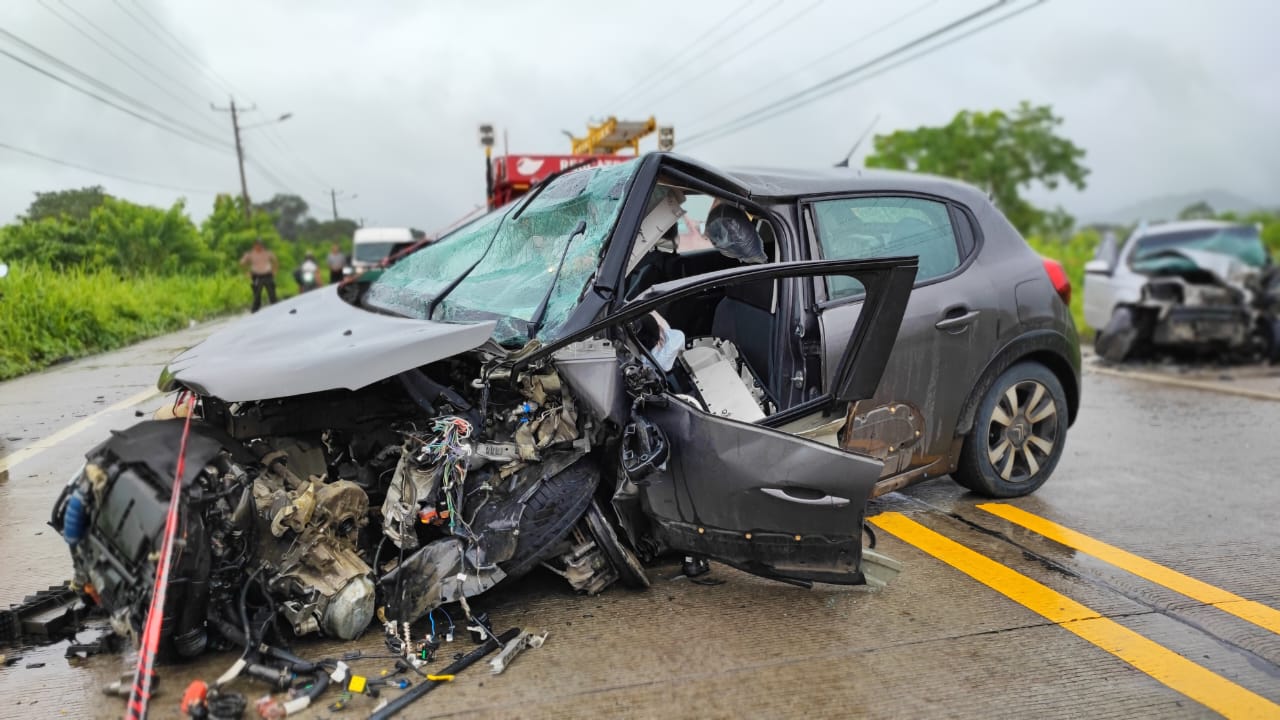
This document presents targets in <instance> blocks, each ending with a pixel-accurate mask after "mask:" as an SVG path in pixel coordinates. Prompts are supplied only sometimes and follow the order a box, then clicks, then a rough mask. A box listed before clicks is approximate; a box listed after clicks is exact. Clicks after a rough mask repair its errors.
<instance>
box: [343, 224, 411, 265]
mask: <svg viewBox="0 0 1280 720" xmlns="http://www.w3.org/2000/svg"><path fill="white" fill-rule="evenodd" d="M416 241H417V238H415V237H414V235H413V231H412V230H410V229H409V228H359V229H357V230H356V234H355V236H354V237H353V238H352V243H351V244H352V252H351V266H352V267H353V268H354V269H355V271H356V273H362V272H364V271H365V270H368V269H370V268H374V267H377V265H378V263H380V262H382V261H383V260H385V259H387V256H388V255H391V254H392V253H393V252H396V251H398V250H400V249H401V248H404V247H408V246H409V245H411V244H413V243H414V242H416Z"/></svg>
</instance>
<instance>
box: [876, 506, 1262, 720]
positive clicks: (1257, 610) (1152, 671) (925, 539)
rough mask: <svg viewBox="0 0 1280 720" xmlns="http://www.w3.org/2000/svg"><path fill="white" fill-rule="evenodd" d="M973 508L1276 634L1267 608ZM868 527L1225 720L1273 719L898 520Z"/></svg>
mask: <svg viewBox="0 0 1280 720" xmlns="http://www.w3.org/2000/svg"><path fill="white" fill-rule="evenodd" d="M978 507H979V508H980V509H982V510H985V511H987V512H989V513H991V514H993V515H996V516H998V517H1000V518H1003V519H1005V520H1007V521H1009V522H1011V523H1013V524H1015V525H1020V526H1022V527H1024V528H1026V529H1028V530H1031V531H1033V532H1035V533H1038V534H1040V535H1043V536H1044V537H1047V538H1049V539H1051V540H1054V541H1056V542H1059V543H1061V544H1063V545H1066V546H1067V547H1070V548H1073V549H1075V550H1077V551H1079V552H1082V553H1085V554H1087V555H1092V556H1093V557H1095V558H1098V559H1099V560H1102V561H1105V562H1108V563H1110V564H1112V565H1115V566H1116V567H1119V568H1121V569H1123V570H1127V571H1128V572H1131V573H1133V574H1135V575H1137V576H1139V577H1141V578H1144V579H1146V580H1149V581H1151V582H1153V583H1156V584H1157V585H1161V586H1163V587H1166V588H1168V589H1170V590H1173V591H1175V592H1178V593H1181V594H1183V595H1186V596H1187V597H1190V598H1192V599H1195V600H1198V601H1200V602H1203V603H1205V604H1208V605H1212V606H1213V607H1216V608H1218V609H1220V610H1222V611H1223V612H1227V613H1230V614H1232V615H1235V616H1236V617H1239V618H1242V619H1244V620H1248V621H1249V622H1251V623H1254V624H1255V625H1258V626H1259V627H1262V628H1265V629H1267V630H1270V631H1271V632H1274V633H1277V634H1280V611H1277V610H1275V609H1273V608H1270V607H1267V606H1266V605H1262V604H1261V603H1257V602H1254V601H1252V600H1247V599H1245V598H1242V597H1240V596H1238V595H1235V594H1232V593H1229V592H1227V591H1225V590H1222V589H1220V588H1216V587H1214V586H1212V585H1209V584H1207V583H1203V582H1201V581H1199V580H1196V579H1194V578H1191V577H1188V576H1186V575H1183V574H1182V573H1179V572H1176V571H1174V570H1170V569H1168V568H1166V567H1163V566H1161V565H1157V564H1156V563H1153V562H1151V561H1150V560H1146V559H1143V558H1140V557H1138V556H1137V555H1133V554H1132V553H1129V552H1126V551H1124V550H1121V549H1120V548H1117V547H1114V546H1112V545H1108V544H1106V543H1104V542H1100V541H1098V540H1094V539H1093V538H1090V537H1088V536H1086V535H1083V534H1081V533H1078V532H1076V531H1074V530H1071V529H1069V528H1066V527H1063V526H1061V525H1058V524H1057V523H1054V522H1051V521H1049V520H1045V519H1044V518H1041V517H1039V516H1037V515H1032V514H1031V513H1029V512H1026V511H1024V510H1020V509H1018V508H1015V507H1013V506H1011V505H1002V504H985V505H979V506H978ZM870 522H871V523H873V524H874V525H876V527H879V528H881V529H882V530H884V531H886V532H888V533H890V534H891V535H894V536H895V537H897V538H898V539H899V540H902V541H903V542H905V543H907V544H908V545H912V546H914V547H916V548H917V549H919V550H921V551H923V552H925V553H927V554H929V555H932V556H933V557H935V558H937V559H938V560H941V561H942V562H944V563H946V564H948V565H950V566H951V567H953V568H955V569H957V570H959V571H960V572H962V573H964V574H966V575H968V576H969V577H971V578H973V579H974V580H977V581H978V582H980V583H982V584H983V585H986V586H987V587H989V588H991V589H992V590H995V591H996V592H998V593H1000V594H1001V595H1004V596H1005V597H1007V598H1009V599H1010V600H1013V601H1014V602H1016V603H1018V604H1019V605H1022V606H1023V607H1026V608H1027V609H1029V610H1031V611H1032V612H1035V613H1037V614H1038V615H1040V616H1042V617H1044V618H1045V619H1047V620H1049V621H1050V622H1053V623H1055V624H1057V625H1058V626H1060V627H1062V629H1064V630H1067V631H1068V632H1071V633H1074V634H1075V635H1077V636H1079V637H1081V638H1084V639H1085V640H1087V641H1089V642H1090V643H1092V644H1094V645H1096V646H1097V647H1099V648H1102V649H1103V650H1106V651H1107V652H1109V653H1111V654H1112V655H1115V656H1116V657H1118V658H1120V659H1121V660H1123V661H1125V662H1127V663H1129V664H1130V665H1132V666H1133V667H1135V668H1137V669H1138V670H1141V671H1142V672H1144V673H1146V674H1147V675H1150V676H1151V677H1153V678H1155V679H1156V680H1158V681H1160V682H1161V683H1163V684H1165V685H1166V686H1168V687H1170V688H1172V689H1174V690H1176V691H1178V692H1180V693H1182V694H1183V695H1186V696H1187V697H1189V698H1191V699H1193V700H1195V701H1196V702H1199V703H1201V704H1202V705H1204V706H1206V707H1208V708H1210V709H1212V710H1214V711H1216V712H1218V713H1221V714H1222V715H1224V716H1226V717H1228V718H1278V717H1280V705H1277V704H1276V703H1274V702H1272V701H1270V700H1268V699H1267V698H1264V697H1262V696H1261V695H1258V694H1257V693H1254V692H1253V691H1251V690H1248V689H1246V688H1244V687H1241V686H1240V685H1237V684H1236V683H1233V682H1231V681H1230V680H1227V679H1226V678H1224V677H1222V676H1221V675H1218V674H1216V673H1214V672H1212V671H1210V670H1208V669H1206V668H1204V667H1203V666H1201V665H1198V664H1196V663H1194V662H1192V661H1190V660H1188V659H1186V658H1185V657H1183V656H1181V655H1179V654H1177V653H1176V652H1174V651H1172V650H1169V649H1168V648H1166V647H1164V646H1162V645H1159V644H1157V643H1155V642H1153V641H1151V640H1148V639H1147V638H1145V637H1143V636H1142V635H1139V634H1138V633H1136V632H1134V631H1132V630H1130V629H1128V628H1126V627H1124V626H1123V625H1121V624H1119V623H1117V622H1115V621H1114V620H1111V619H1109V618H1106V617H1103V616H1102V614H1101V613H1099V612H1097V611H1095V610H1093V609H1091V608H1089V607H1087V606H1085V605H1082V604H1081V603H1078V602H1076V601H1075V600H1072V599H1071V598H1069V597H1067V596H1066V595H1063V594H1062V593H1059V592H1058V591H1056V590H1053V589H1052V588H1049V587H1047V586H1046V585H1044V584H1042V583H1039V582H1037V581H1035V580H1033V579H1031V578H1029V577H1027V576H1026V575H1023V574H1022V573H1019V572H1017V571H1015V570H1012V569H1010V568H1008V567H1006V566H1004V565H1001V564H1000V563H998V562H996V561H994V560H992V559H990V558H988V557H986V556H985V555H981V554H979V553H977V552H974V551H973V550H970V549H969V548H967V547H965V546H963V545H961V544H960V543H957V542H955V541H954V540H950V539H948V538H946V537H944V536H942V535H940V534H938V533H937V532H934V531H933V530H930V529H929V528H927V527H925V526H924V525H921V524H920V523H917V522H915V521H914V520H911V519H910V518H908V517H906V516H905V515H902V514H901V513H896V512H888V513H882V514H880V515H877V516H875V517H873V518H870Z"/></svg>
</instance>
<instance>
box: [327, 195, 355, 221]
mask: <svg viewBox="0 0 1280 720" xmlns="http://www.w3.org/2000/svg"><path fill="white" fill-rule="evenodd" d="M346 194H347V193H346V191H345V190H335V189H333V188H329V204H330V205H332V206H333V221H334V222H338V196H339V195H346ZM358 197H360V196H359V195H354V194H353V195H351V196H349V197H347V200H355V199H356V198H358Z"/></svg>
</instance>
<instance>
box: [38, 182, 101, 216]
mask: <svg viewBox="0 0 1280 720" xmlns="http://www.w3.org/2000/svg"><path fill="white" fill-rule="evenodd" d="M107 197H108V195H107V194H106V192H104V191H103V189H102V186H101V185H94V186H92V187H85V188H79V189H76V190H54V191H53V192H38V193H36V199H35V200H33V201H32V202H31V205H30V206H29V207H28V208H27V214H26V215H24V216H23V217H22V219H23V220H28V221H37V220H43V219H45V218H59V217H68V218H71V219H73V220H88V219H89V213H91V212H93V210H94V208H96V207H98V206H99V205H101V204H102V203H103V201H104V200H106V199H107Z"/></svg>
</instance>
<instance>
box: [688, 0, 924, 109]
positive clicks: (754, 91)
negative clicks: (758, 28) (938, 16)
mask: <svg viewBox="0 0 1280 720" xmlns="http://www.w3.org/2000/svg"><path fill="white" fill-rule="evenodd" d="M937 3H938V0H928V1H927V2H925V3H923V4H921V5H917V6H916V7H915V8H913V9H911V10H908V11H907V12H905V13H903V14H901V15H899V16H897V17H895V18H894V19H892V20H890V21H889V22H887V23H885V24H883V25H880V26H879V27H876V28H875V29H873V30H870V31H868V32H866V33H863V34H862V35H859V36H858V37H856V38H854V39H853V40H852V41H850V42H848V43H845V44H844V45H841V46H840V47H838V48H836V49H835V50H832V51H830V52H828V53H826V54H825V55H823V56H822V57H819V58H815V59H813V60H811V61H809V62H808V63H806V64H804V65H801V66H800V67H798V68H794V69H792V70H790V71H788V72H785V73H783V74H782V75H780V76H778V77H776V78H774V79H773V80H772V81H770V82H767V83H765V84H763V85H754V84H753V85H752V87H751V89H750V90H749V91H747V92H745V93H743V94H742V95H739V96H738V97H736V98H734V99H733V100H730V101H729V102H725V103H716V109H715V110H712V111H711V112H710V113H707V114H705V115H703V116H701V117H699V118H697V119H696V120H694V121H693V122H691V123H689V124H690V125H693V126H695V127H696V126H697V125H698V123H701V122H702V121H704V120H706V119H707V118H709V117H713V116H715V115H720V114H722V113H724V112H725V111H726V110H728V109H729V108H732V107H735V106H737V105H741V104H742V103H743V102H745V101H747V100H751V99H753V98H758V97H760V95H761V93H763V92H764V91H765V90H768V89H770V88H773V87H777V86H778V84H779V83H782V82H785V81H787V80H789V79H791V78H792V77H794V76H795V75H797V74H799V73H801V72H804V71H805V70H808V69H810V68H812V67H815V66H817V65H820V64H822V63H823V62H824V61H826V60H829V59H831V58H833V57H835V56H836V55H839V54H841V53H843V52H844V51H846V50H849V49H851V48H854V47H856V46H858V45H860V44H862V43H864V42H866V41H867V40H870V39H871V38H873V37H875V36H877V35H879V34H881V33H883V32H885V31H886V30H889V29H891V28H893V27H895V26H897V25H899V24H900V23H902V22H904V21H906V20H908V19H910V18H911V17H913V16H915V15H918V14H919V13H921V12H922V11H924V10H926V9H928V8H929V7H931V6H933V5H936V4H937Z"/></svg>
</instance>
